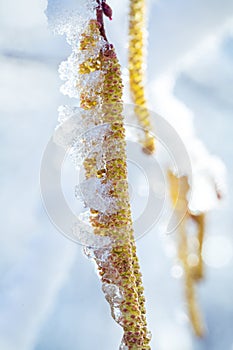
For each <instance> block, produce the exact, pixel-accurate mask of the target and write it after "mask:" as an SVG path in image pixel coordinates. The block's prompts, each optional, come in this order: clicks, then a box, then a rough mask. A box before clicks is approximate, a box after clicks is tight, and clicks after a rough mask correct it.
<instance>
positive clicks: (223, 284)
mask: <svg viewBox="0 0 233 350" xmlns="http://www.w3.org/2000/svg"><path fill="white" fill-rule="evenodd" d="M78 1H79V0H77V2H78ZM53 2H55V0H54V1H53V0H50V1H49V5H50V6H52V4H53ZM56 2H57V3H59V1H58V0H56ZM109 3H110V4H111V5H112V7H113V10H114V20H113V22H111V23H110V24H108V31H109V37H110V38H111V40H112V42H114V43H115V45H116V48H117V51H118V53H119V56H120V60H121V63H122V66H123V67H124V68H125V67H126V64H127V49H126V34H127V11H128V9H127V2H126V1H119V0H111V1H109ZM46 7H47V1H45V0H21V1H16V0H7V1H4V0H0V111H1V123H0V134H1V144H2V146H1V155H0V157H1V164H2V166H1V213H2V216H1V227H2V228H1V236H0V237H1V238H0V240H1V242H0V350H67V349H69V350H76V349H80V350H90V349H97V350H100V349H101V350H109V349H112V350H116V349H118V346H119V343H120V339H121V334H122V331H121V329H120V327H119V326H118V325H116V324H115V322H114V321H113V320H112V318H111V316H110V312H109V307H108V305H107V303H106V301H105V300H104V297H103V295H102V292H101V286H100V282H99V280H98V278H97V275H96V273H95V269H94V267H93V265H92V264H91V262H89V261H88V260H87V259H86V258H85V257H84V256H83V254H82V250H81V248H80V247H79V246H78V245H75V244H74V243H72V242H70V241H69V240H67V239H66V238H64V237H63V236H62V235H60V234H59V233H58V232H57V231H56V229H55V228H54V227H53V226H52V225H51V223H50V221H49V219H48V217H47V215H46V213H45V210H44V208H43V205H42V202H41V197H40V186H39V171H40V162H41V157H42V155H43V151H44V148H45V146H46V144H47V142H48V140H49V137H50V136H51V135H52V133H53V130H54V127H55V126H56V124H57V108H58V106H59V105H61V104H62V103H64V102H65V103H67V100H68V99H66V98H65V97H64V96H62V94H61V93H60V92H59V87H60V85H61V81H60V79H59V76H58V73H57V69H58V65H59V63H60V62H61V61H62V60H64V59H65V58H66V57H67V56H68V54H69V53H70V47H69V46H68V45H67V44H66V42H65V38H64V37H58V36H56V37H54V36H53V35H52V34H51V32H50V31H49V29H48V28H47V19H46V16H45V14H44V10H45V9H46ZM149 15H150V16H149V32H150V37H149V48H148V94H149V96H150V107H151V108H152V109H153V110H154V111H156V112H158V113H160V114H162V115H166V114H168V115H172V114H174V115H180V116H181V118H183V119H185V117H186V116H187V117H189V118H194V124H195V128H196V133H197V135H198V136H199V137H200V138H201V139H202V140H203V141H204V143H205V144H206V146H207V147H208V149H209V150H210V152H211V153H215V154H216V155H219V156H220V157H221V158H222V159H223V160H224V162H225V164H226V166H227V170H228V182H229V190H228V196H227V198H226V199H225V201H224V203H223V204H222V206H221V207H220V209H219V210H218V211H213V212H212V213H211V214H210V215H209V216H208V227H207V231H208V232H207V239H206V242H205V249H204V260H205V263H206V279H205V281H204V283H202V285H201V286H200V288H199V299H200V302H201V305H202V309H203V312H204V314H205V319H206V324H207V329H208V330H207V335H206V337H205V338H204V339H203V340H197V339H195V338H194V337H193V336H192V333H191V331H190V328H189V324H188V321H187V316H186V314H185V306H184V301H183V297H182V292H183V291H182V282H181V280H180V279H178V278H174V277H178V276H177V273H174V268H173V267H174V266H173V264H174V247H173V245H172V241H171V239H170V237H166V236H163V235H161V234H160V233H159V229H158V228H157V229H155V230H154V231H153V232H150V233H149V234H147V235H146V236H145V237H144V238H143V239H141V240H140V241H139V242H138V250H139V256H140V261H141V266H142V272H143V278H144V285H145V289H146V291H145V293H146V298H147V309H148V322H149V328H150V330H151V331H152V333H153V339H152V348H153V350H205V349H211V350H232V349H233V334H232V326H233V278H232V269H233V237H232V226H233V225H232V224H233V222H232V213H231V210H232V207H233V189H232V188H233V187H232V186H231V183H232V177H231V173H232V171H233V163H232V157H233V150H232V146H233V142H232V128H233V120H232V119H231V118H233V96H232V94H233V1H232V0H223V1H219V0H204V1H201V0H195V1H194V0H188V1H184V0H160V1H159V0H158V1H155V0H154V1H153V0H151V1H149Z"/></svg>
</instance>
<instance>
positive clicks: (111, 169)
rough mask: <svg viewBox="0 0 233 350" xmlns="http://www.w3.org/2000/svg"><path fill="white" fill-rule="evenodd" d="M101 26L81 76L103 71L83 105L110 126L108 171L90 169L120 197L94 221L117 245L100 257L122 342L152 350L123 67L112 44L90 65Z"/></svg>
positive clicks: (93, 163)
mask: <svg viewBox="0 0 233 350" xmlns="http://www.w3.org/2000/svg"><path fill="white" fill-rule="evenodd" d="M98 26H99V24H98V22H96V21H91V22H90V24H89V28H88V30H86V31H85V33H84V34H83V35H82V38H81V43H80V50H81V51H82V52H83V53H84V57H85V56H87V59H85V60H84V61H83V62H82V63H81V64H80V65H79V72H80V74H82V75H83V78H84V76H85V75H87V74H90V73H93V72H94V71H100V72H101V77H102V80H100V81H99V85H101V88H99V90H98V92H97V93H93V91H90V90H89V89H88V88H86V89H85V88H84V89H83V91H82V94H80V105H81V107H82V108H83V109H86V110H89V109H92V110H93V112H94V111H96V110H98V115H99V120H98V121H97V123H99V124H106V123H107V124H108V125H109V126H110V127H109V128H108V130H107V131H106V134H105V138H104V143H103V147H102V154H101V157H102V167H99V166H97V160H96V158H95V157H93V154H92V157H91V158H87V159H86V160H85V162H84V167H85V171H86V177H87V178H88V177H93V176H95V177H97V178H99V179H101V181H102V183H103V184H104V183H110V184H111V186H110V190H109V194H110V195H111V197H112V198H114V200H115V203H116V206H117V208H118V210H117V211H116V212H115V213H111V214H109V213H100V212H98V211H97V210H93V209H91V216H90V221H91V224H92V226H93V228H94V233H95V234H96V235H100V236H101V235H104V236H108V237H110V238H111V241H112V246H111V249H110V251H109V253H108V254H107V255H106V256H105V258H104V259H103V258H102V257H101V256H103V255H104V251H103V250H101V249H97V250H95V251H94V256H95V261H96V263H97V266H98V269H99V273H100V276H101V280H102V282H103V291H104V293H105V296H106V299H107V300H108V302H109V304H110V306H111V311H112V315H113V317H114V319H115V320H116V321H117V322H118V323H119V324H120V325H121V326H122V327H123V330H124V335H123V340H122V344H124V345H125V346H126V347H127V349H132V350H133V349H141V350H143V349H145V350H146V349H150V347H149V340H150V339H149V337H148V335H147V334H148V333H147V329H146V322H145V315H144V299H143V287H142V282H141V274H140V271H139V264H138V260H137V258H136V248H135V243H134V237H133V227H132V219H131V210H130V202H129V192H128V183H127V164H126V142H125V130H124V124H123V115H122V110H123V106H122V88H123V86H122V81H121V72H120V65H119V63H118V60H117V57H116V53H115V51H114V49H113V47H112V45H109V44H107V43H106V45H104V46H103V47H102V48H101V49H100V51H99V53H98V59H93V60H91V61H90V59H89V58H88V57H89V55H85V52H87V51H88V50H89V49H91V48H92V45H94V43H93V42H92V40H91V44H89V43H88V40H89V36H91V37H92V35H91V31H93V32H94V33H96V31H97V32H98ZM84 67H85V68H84ZM90 67H91V69H90ZM88 70H89V72H88ZM90 96H91V98H90ZM142 311H143V312H142Z"/></svg>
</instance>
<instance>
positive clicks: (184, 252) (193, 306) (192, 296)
mask: <svg viewBox="0 0 233 350" xmlns="http://www.w3.org/2000/svg"><path fill="white" fill-rule="evenodd" d="M168 178H169V182H170V195H171V199H172V203H173V205H174V208H175V210H176V213H177V217H178V218H179V220H180V219H181V218H180V215H179V213H185V210H186V208H187V210H188V203H187V194H188V191H189V184H188V179H187V176H183V177H180V178H178V177H176V176H175V175H174V174H173V173H172V172H169V173H168ZM189 218H190V215H189V213H188V211H187V212H186V214H185V216H184V218H183V220H182V221H181V222H180V223H179V227H178V229H177V230H178V257H179V259H180V261H181V263H182V265H183V269H184V283H185V295H186V302H187V307H188V313H189V318H190V322H191V324H192V327H193V330H194V332H195V334H196V335H197V336H199V337H202V336H203V334H204V326H203V321H202V317H201V313H200V309H199V306H198V303H197V297H196V292H195V280H194V278H193V273H192V269H191V268H190V266H189V263H188V257H189V247H188V237H187V223H188V220H189Z"/></svg>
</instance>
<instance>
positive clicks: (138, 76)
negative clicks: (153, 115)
mask: <svg viewBox="0 0 233 350" xmlns="http://www.w3.org/2000/svg"><path fill="white" fill-rule="evenodd" d="M144 41H145V0H130V13H129V82H130V91H131V95H132V100H133V103H134V104H135V105H136V106H135V114H136V116H137V118H138V121H139V124H140V125H141V126H142V127H143V128H144V129H145V139H144V140H143V149H144V151H145V152H146V153H149V154H151V153H153V152H154V150H155V139H154V137H153V136H152V135H151V134H150V132H149V131H150V130H151V129H152V127H151V122H150V113H149V110H148V108H147V101H146V97H145V88H144V46H145V43H144Z"/></svg>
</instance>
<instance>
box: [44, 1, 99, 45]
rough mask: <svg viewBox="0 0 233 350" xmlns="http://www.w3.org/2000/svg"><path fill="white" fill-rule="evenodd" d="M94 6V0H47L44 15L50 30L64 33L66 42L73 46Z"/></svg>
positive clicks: (90, 16) (89, 17)
mask: <svg viewBox="0 0 233 350" xmlns="http://www.w3.org/2000/svg"><path fill="white" fill-rule="evenodd" d="M95 7H96V1H94V0H78V1H77V0H53V1H48V6H47V10H46V16H47V18H48V23H49V26H50V28H51V30H52V31H53V32H54V33H55V34H60V35H64V34H65V35H66V38H67V42H68V43H69V44H70V45H71V46H73V47H75V46H76V45H77V41H78V40H79V36H80V34H81V32H82V30H83V28H84V27H85V26H86V24H87V23H88V21H89V20H90V19H91V18H92V16H93V13H94V9H95Z"/></svg>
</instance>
